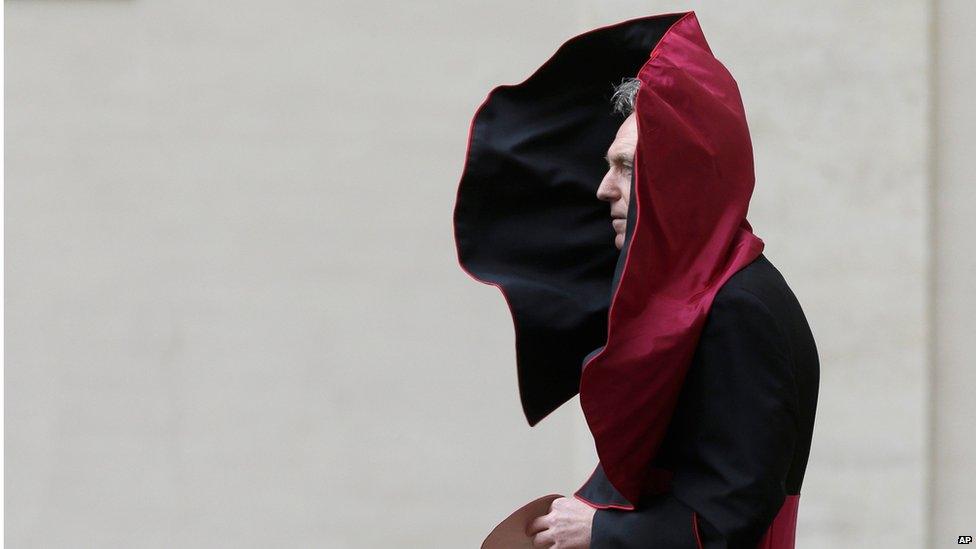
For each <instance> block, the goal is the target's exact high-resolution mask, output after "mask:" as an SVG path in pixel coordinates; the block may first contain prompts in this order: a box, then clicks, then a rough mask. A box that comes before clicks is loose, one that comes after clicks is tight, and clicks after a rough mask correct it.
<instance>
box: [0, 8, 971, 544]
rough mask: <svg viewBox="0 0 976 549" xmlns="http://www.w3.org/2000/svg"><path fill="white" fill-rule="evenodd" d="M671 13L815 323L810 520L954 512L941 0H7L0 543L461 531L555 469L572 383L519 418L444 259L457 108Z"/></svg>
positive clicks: (957, 467)
mask: <svg viewBox="0 0 976 549" xmlns="http://www.w3.org/2000/svg"><path fill="white" fill-rule="evenodd" d="M683 9H696V10H697V12H698V16H699V19H700V21H701V24H702V26H703V29H704V31H705V35H706V37H707V38H708V40H709V42H710V44H711V46H712V49H713V50H714V51H715V53H716V55H717V56H718V57H719V58H720V59H721V60H723V61H724V62H725V63H726V65H727V66H728V67H729V68H730V70H731V71H732V73H733V74H734V75H735V76H736V79H737V81H738V82H739V85H740V88H741V89H742V93H743V99H744V102H745V106H746V110H747V113H748V115H749V121H750V126H751V128H752V132H753V139H754V145H755V151H756V164H757V168H758V174H757V176H758V180H757V187H756V193H755V197H754V200H753V207H752V210H751V214H750V220H751V222H752V224H753V226H754V227H755V229H756V232H757V234H759V235H760V236H761V237H763V238H764V240H765V241H766V243H767V248H766V254H767V256H768V257H769V258H770V259H771V260H772V261H773V262H774V263H775V264H776V265H777V266H778V267H779V268H780V270H781V271H782V272H783V273H784V274H785V276H786V277H787V279H788V280H789V281H790V284H791V285H792V287H793V289H794V291H795V292H796V293H797V295H798V297H799V298H800V300H801V303H802V304H803V305H804V308H805V310H806V312H807V315H808V317H809V319H810V322H811V324H812V326H813V329H814V332H815V335H816V337H817V341H818V344H819V347H820V354H821V361H822V382H821V399H820V405H819V409H818V418H817V430H816V433H815V438H814V444H813V450H812V454H811V461H810V466H809V468H808V472H807V477H806V481H805V483H804V489H803V497H802V499H801V506H800V525H799V540H798V545H799V546H800V547H866V546H880V547H904V548H917V547H920V546H922V545H923V544H924V539H925V536H926V535H927V534H926V531H927V529H930V528H933V526H932V525H933V524H938V525H939V526H938V527H939V528H962V527H965V526H966V525H965V524H962V522H961V521H962V519H961V518H959V517H965V516H970V517H971V516H976V512H973V506H974V503H973V498H972V497H971V495H972V494H970V497H968V498H967V497H964V496H963V495H961V494H960V493H959V492H958V491H954V490H953V488H952V486H953V485H952V483H951V482H947V484H946V485H945V486H944V487H943V488H942V489H941V490H939V491H935V492H932V491H930V490H929V485H930V481H932V480H933V478H930V476H931V475H933V474H932V470H933V469H932V468H931V467H930V465H931V464H932V462H933V460H934V459H937V458H939V456H940V454H939V453H938V451H933V450H930V445H929V442H930V441H932V440H936V438H935V432H936V429H934V427H935V426H937V425H939V421H940V418H943V420H944V421H946V422H947V425H949V424H951V425H956V424H958V423H959V422H958V415H953V414H954V410H953V409H951V408H950V409H942V410H941V411H940V410H935V409H934V408H933V404H932V403H933V402H934V400H933V398H932V396H931V395H930V385H929V379H930V369H931V368H932V367H933V365H934V364H935V363H934V362H933V360H934V357H936V356H937V353H935V352H933V349H934V347H933V344H936V345H939V344H941V343H939V342H938V341H936V340H934V339H933V336H932V334H933V332H934V328H933V326H934V324H935V320H936V319H938V321H939V322H941V323H943V324H944V325H950V326H951V325H953V323H954V322H957V321H959V320H964V319H965V310H956V309H952V308H943V309H939V311H940V312H939V315H941V316H936V315H934V314H933V311H934V310H935V308H934V301H933V299H934V298H933V296H936V297H938V296H939V295H940V294H938V293H936V292H934V291H933V290H934V289H937V288H938V286H937V285H936V279H938V277H937V276H933V274H932V270H931V269H932V267H933V264H932V263H931V261H930V260H931V259H932V257H931V255H930V252H929V250H930V246H929V244H930V242H932V239H933V227H937V226H938V225H936V223H937V222H936V221H935V219H937V217H938V216H932V215H931V212H932V205H933V200H932V197H933V196H934V195H933V188H934V187H933V185H935V183H936V181H937V178H936V175H938V174H940V173H941V172H938V170H935V169H933V164H932V163H930V158H932V154H931V153H932V150H933V147H934V146H935V143H936V142H937V141H938V140H937V139H936V138H937V133H938V132H936V131H933V128H932V126H931V125H930V116H931V113H932V112H933V103H932V100H933V96H935V97H940V98H941V97H943V95H942V94H940V93H933V91H932V90H933V89H934V87H935V86H936V84H935V83H934V79H933V72H932V65H933V58H934V57H935V54H936V50H935V49H933V48H934V44H935V41H934V40H932V30H931V25H932V23H933V20H934V19H933V16H932V11H933V7H932V6H931V5H930V2H928V1H924V0H898V1H892V2H885V3H883V4H882V3H877V4H870V3H868V4H862V3H852V2H847V1H842V0H830V1H818V2H813V1H805V2H796V1H794V2H777V3H770V2H764V1H760V0H747V1H738V2H732V1H722V2H718V1H713V2H707V3H706V2H695V3H691V4H685V3H681V4H679V3H676V2H660V1H659V2H636V1H626V2H625V1H614V2H597V1H584V0H575V1H561V2H557V1H554V0H552V1H546V2H531V3H526V2H512V1H507V2H492V3H485V2H383V3H373V4H369V3H359V4H355V3H346V2H343V3H339V2H323V1H310V0H304V1H288V2H242V1H240V0H237V1H233V2H231V1H228V0H221V1H210V2H195V1H189V0H170V1H166V2H163V1H150V0H126V1H115V0H85V1H67V0H44V1H40V0H12V1H10V2H7V3H6V37H7V40H6V47H7V50H6V68H7V70H6V119H7V127H6V143H7V145H6V165H7V170H6V174H5V175H6V204H7V210H6V227H5V229H6V235H7V239H6V254H7V265H6V269H7V271H6V277H7V287H6V296H7V303H6V315H7V316H6V326H7V332H6V337H7V340H6V348H7V355H6V386H7V394H6V399H7V406H6V433H7V440H6V448H5V452H6V455H5V459H6V466H7V470H6V480H7V486H6V498H7V499H6V511H7V517H6V538H7V542H8V543H9V546H10V547H18V548H19V547H79V546H84V547H99V548H101V547H120V548H121V547H330V548H331V547H336V548H345V547H353V548H359V547H364V548H366V547H379V546H397V547H424V548H425V547H471V546H476V545H477V544H478V543H479V542H480V540H481V538H482V537H483V536H484V534H486V533H487V531H488V529H490V527H491V526H492V525H493V524H494V523H495V521H497V520H498V519H500V518H501V517H503V516H504V515H505V514H507V513H508V512H509V511H510V510H511V509H512V508H514V507H515V506H517V505H518V504H520V503H521V502H522V501H524V500H528V499H530V498H532V497H535V496H538V495H542V494H544V493H549V492H553V491H558V492H563V493H568V492H571V491H572V490H574V489H575V488H577V487H578V486H579V485H580V484H581V483H582V482H583V481H584V480H585V479H586V476H587V475H588V474H589V472H590V471H591V469H592V467H593V466H594V465H595V455H594V453H593V449H592V441H591V440H590V438H589V434H588V432H587V431H586V429H585V425H584V423H583V421H582V418H581V415H580V413H579V410H578V403H577V402H576V401H575V400H574V401H572V402H571V403H569V404H568V405H567V406H565V407H564V408H562V409H560V410H559V411H558V412H557V413H555V414H554V416H552V417H550V418H548V419H547V420H546V421H545V422H543V423H542V424H541V425H540V426H538V427H536V428H534V429H530V428H528V427H527V426H526V425H525V422H524V418H523V417H522V415H521V411H520V409H519V406H518V396H517V393H516V385H515V365H514V348H513V341H512V326H511V319H510V315H509V312H508V310H507V308H506V306H505V303H504V301H503V299H502V297H501V295H500V294H499V293H498V291H497V290H495V289H493V288H491V287H488V286H484V285H480V284H477V283H475V282H473V281H472V280H470V279H469V278H467V277H466V276H465V275H464V274H463V273H462V272H461V270H460V269H459V268H458V266H457V262H456V259H455V251H454V244H453V239H452V227H451V213H452V208H453V203H454V196H455V190H456V184H457V180H458V177H459V175H460V172H461V167H462V163H463V160H464V152H465V145H466V139H467V130H468V125H469V122H470V118H471V116H472V114H473V113H474V111H475V109H476V108H477V106H478V105H479V104H480V102H481V101H482V99H483V98H484V96H485V94H486V93H487V92H488V90H489V89H490V88H491V87H493V86H495V85H498V84H503V83H514V82H519V81H521V80H523V79H524V78H525V77H526V76H527V75H528V74H530V73H531V72H532V71H533V70H534V69H535V68H536V67H537V66H538V65H540V64H541V63H542V62H544V61H545V60H546V59H547V58H548V57H549V56H550V55H551V54H552V52H553V51H555V49H556V48H557V47H558V46H559V44H561V43H562V42H563V41H565V40H566V39H568V38H570V37H571V36H573V35H575V34H578V33H580V32H583V31H586V30H589V29H591V28H593V27H596V26H600V25H604V24H608V23H613V22H616V21H620V20H624V19H627V18H631V17H637V16H642V15H648V14H653V13H663V12H670V11H679V10H683ZM970 11H972V10H970ZM970 19H972V18H970ZM962 30H963V29H961V28H960V29H959V32H962ZM943 39H944V40H946V41H951V40H952V38H951V36H950V37H945V38H943ZM939 44H940V47H945V46H943V45H942V42H939ZM950 49H951V48H950ZM967 59H968V58H965V57H963V58H961V59H959V61H958V62H960V63H965V62H967ZM970 74H971V73H970ZM963 81H965V80H963ZM955 82H957V80H947V81H943V80H941V79H940V80H939V81H938V84H939V85H950V86H951V85H955V84H954V83H955ZM960 93H961V92H960ZM950 95H952V92H950ZM953 97H957V100H959V102H960V103H962V101H961V100H960V99H958V98H961V97H962V96H961V95H953ZM962 107H963V108H965V105H964V104H963V105H962ZM969 112H970V113H971V112H972V111H971V110H970V111H969ZM959 132H960V133H959V134H955V139H956V141H953V143H956V144H957V145H956V146H957V147H958V148H959V149H958V151H957V153H956V154H963V153H962V152H959V151H964V150H965V149H966V144H969V145H971V143H972V133H971V132H972V129H971V127H969V128H968V129H967V128H965V127H962V128H961V129H960V130H959ZM967 132H968V133H967ZM949 175H952V176H953V177H961V174H959V173H957V172H951V174H949ZM947 177H948V175H947ZM955 181H956V182H957V183H956V184H955V186H954V187H953V188H955V189H958V190H959V194H960V195H961V198H962V199H966V200H969V201H970V202H969V203H970V204H972V203H973V201H974V199H973V196H972V193H971V191H970V192H969V194H965V192H966V191H965V190H964V189H963V186H962V185H961V184H959V183H958V181H959V180H958V179H956V180H955ZM969 219H971V218H969ZM971 228H972V221H966V220H965V219H963V218H959V219H958V220H957V221H956V222H955V224H953V225H951V226H946V228H945V230H946V231H947V234H948V236H946V237H945V238H949V239H955V240H954V242H958V245H959V246H964V245H965V238H964V237H963V235H964V233H965V232H966V231H967V230H970V229H971ZM954 272H956V271H954ZM960 278H961V277H960V276H959V275H958V274H957V275H954V276H953V277H951V278H948V279H947V281H948V282H949V283H952V284H956V285H957V286H955V288H959V286H958V285H961V284H962V283H963V282H961V281H960ZM956 291H961V290H956ZM945 299H950V300H951V296H949V297H946V298H945ZM957 317H958V318H957ZM965 320H968V319H965ZM953 352H954V353H956V354H953V355H952V356H953V357H956V358H955V360H956V362H954V363H953V364H954V365H955V366H949V368H955V370H947V372H949V373H950V374H951V372H955V371H961V370H962V369H964V367H965V365H964V362H965V358H964V357H963V355H962V354H961V353H962V351H961V350H956V351H953ZM938 365H939V367H940V368H941V367H942V364H941V363H939V364H938ZM937 371H938V370H937ZM937 389H938V387H937ZM935 400H937V399H935ZM964 401H965V398H964V397H960V396H959V395H958V393H957V399H956V400H954V401H953V402H957V403H959V405H960V406H965V403H964ZM970 409H971V406H970ZM933 411H935V412H936V414H935V415H933ZM939 414H941V415H939ZM954 420H955V422H953V421H954ZM959 431H960V430H959V429H957V430H956V431H951V432H950V431H943V433H945V434H944V437H946V438H945V439H938V441H939V443H940V446H939V448H942V447H946V448H948V447H952V448H953V451H952V456H959V452H960V451H962V452H965V451H969V452H970V454H969V455H972V448H973V442H971V441H960V440H956V438H952V437H957V438H963V437H961V436H960V434H959ZM967 449H968V450H967ZM949 465H951V466H953V467H954V469H946V471H950V472H951V471H955V472H956V474H957V475H958V476H960V477H961V476H963V470H964V468H965V460H962V461H960V460H956V461H953V462H952V463H951V464H949ZM940 498H941V499H940ZM950 503H951V506H952V508H953V512H954V513H956V514H955V515H953V516H954V517H956V518H955V519H953V520H945V521H942V522H940V521H941V520H942V519H941V518H939V517H935V518H933V517H934V516H935V515H937V514H938V513H936V512H935V511H933V509H937V508H941V507H939V506H940V505H942V506H946V505H948V504H950ZM967 510H968V511H967ZM933 531H934V530H933ZM965 533H966V532H962V531H960V532H956V531H955V530H953V531H950V532H939V536H936V537H938V538H939V539H941V536H943V535H949V536H950V537H951V538H952V539H953V540H954V538H955V536H956V535H960V534H965Z"/></svg>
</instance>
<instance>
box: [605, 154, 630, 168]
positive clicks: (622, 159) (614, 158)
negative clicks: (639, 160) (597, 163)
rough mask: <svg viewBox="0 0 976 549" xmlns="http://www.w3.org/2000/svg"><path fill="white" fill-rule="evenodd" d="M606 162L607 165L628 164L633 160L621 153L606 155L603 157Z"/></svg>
mask: <svg viewBox="0 0 976 549" xmlns="http://www.w3.org/2000/svg"><path fill="white" fill-rule="evenodd" d="M603 159H604V160H606V161H607V164H611V165H613V164H630V163H631V162H633V159H632V158H631V157H630V155H628V154H626V153H622V152H618V153H611V154H607V155H605V156H604V157H603Z"/></svg>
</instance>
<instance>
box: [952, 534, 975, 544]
mask: <svg viewBox="0 0 976 549" xmlns="http://www.w3.org/2000/svg"><path fill="white" fill-rule="evenodd" d="M972 542H973V536H959V541H957V542H956V543H958V544H959V545H967V544H970V543H972Z"/></svg>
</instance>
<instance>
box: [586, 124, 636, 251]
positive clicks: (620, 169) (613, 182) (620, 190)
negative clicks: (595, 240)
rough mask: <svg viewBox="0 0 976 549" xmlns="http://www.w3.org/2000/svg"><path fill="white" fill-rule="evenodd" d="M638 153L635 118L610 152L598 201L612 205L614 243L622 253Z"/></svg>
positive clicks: (612, 145)
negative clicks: (632, 174)
mask: <svg viewBox="0 0 976 549" xmlns="http://www.w3.org/2000/svg"><path fill="white" fill-rule="evenodd" d="M636 150H637V119H636V118H635V117H634V115H633V114H631V115H630V116H628V117H627V119H626V120H624V123H623V124H621V125H620V128H619V129H618V130H617V136H616V137H615V138H614V140H613V143H611V144H610V148H609V149H607V156H606V159H607V165H608V166H609V167H608V169H607V174H606V175H604V176H603V181H601V182H600V187H599V188H598V189H597V190H596V197H597V198H599V199H600V200H603V201H605V202H609V203H610V224H611V225H613V230H614V232H615V233H617V236H616V237H615V238H614V239H613V243H614V245H615V246H616V247H617V249H618V250H620V249H622V248H623V247H624V235H625V233H626V231H627V205H628V204H629V203H630V174H631V173H633V171H634V151H636Z"/></svg>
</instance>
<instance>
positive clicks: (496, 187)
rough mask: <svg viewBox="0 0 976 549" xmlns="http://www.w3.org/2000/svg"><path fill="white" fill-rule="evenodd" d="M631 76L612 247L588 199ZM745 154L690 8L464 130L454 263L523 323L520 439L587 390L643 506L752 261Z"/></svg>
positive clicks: (497, 96)
mask: <svg viewBox="0 0 976 549" xmlns="http://www.w3.org/2000/svg"><path fill="white" fill-rule="evenodd" d="M626 77H637V78H639V79H640V80H641V88H640V91H639V92H638V94H637V98H636V103H635V105H636V106H635V112H636V118H637V128H638V142H637V150H636V153H635V159H634V162H635V165H634V171H633V179H632V183H631V185H632V190H631V198H630V203H629V212H628V223H627V234H626V237H625V241H624V245H623V248H622V250H619V251H618V250H617V249H616V247H615V246H614V245H613V237H614V235H613V231H612V229H611V225H610V218H609V206H608V205H607V204H606V203H605V202H601V201H599V200H598V199H597V198H596V189H597V187H598V186H599V184H600V181H601V179H602V178H603V175H604V173H605V172H606V162H605V160H604V159H603V155H604V154H605V152H606V150H607V147H608V146H609V145H610V143H611V142H612V141H613V138H614V135H615V134H616V131H617V128H618V127H619V126H620V124H621V122H622V121H623V118H622V117H621V116H620V115H616V114H613V113H612V112H611V106H610V96H611V94H612V86H613V85H615V84H618V83H619V82H620V81H621V79H622V78H626ZM753 183H754V171H753V158H752V145H751V142H750V138H749V130H748V126H747V124H746V118H745V112H744V110H743V107H742V101H741V99H740V95H739V90H738V87H737V86H736V83H735V80H734V79H733V78H732V76H731V75H730V74H729V72H728V71H727V70H726V68H725V67H724V66H723V65H722V64H721V63H720V62H719V61H718V60H717V59H715V57H714V56H713V55H712V52H711V49H710V48H709V46H708V44H707V42H706V41H705V37H704V36H703V34H702V31H701V28H700V27H699V24H698V21H697V18H696V17H695V14H694V12H687V13H676V14H666V15H658V16H653V17H643V18H639V19H632V20H629V21H625V22H622V23H619V24H616V25H611V26H607V27H602V28H599V29H596V30H593V31H590V32H587V33H584V34H581V35H579V36H576V37H574V38H572V39H570V40H569V41H567V42H566V43H565V44H563V45H562V46H561V47H560V48H559V49H558V50H557V51H556V53H555V54H553V56H552V57H551V58H550V59H549V60H548V61H546V62H545V63H544V64H543V65H542V66H541V67H540V68H539V69H538V70H536V72H535V73H533V74H532V75H531V76H530V77H529V78H528V79H526V80H525V81H524V82H522V83H520V84H516V85H507V86H499V87H497V88H495V89H493V90H492V91H491V92H490V93H489V94H488V97H487V98H486V99H485V101H484V102H483V103H482V105H481V107H479V108H478V110H477V112H476V113H475V116H474V118H473V120H472V122H471V128H470V132H469V137H468V149H467V156H466V161H465V165H464V170H463V173H462V176H461V181H460V184H459V187H458V194H457V201H456V204H455V210H454V233H455V241H456V244H457V254H458V261H459V263H460V264H461V266H462V268H463V269H464V270H465V271H467V272H468V274H470V275H471V276H472V277H473V278H475V279H476V280H479V281H481V282H484V283H487V284H491V285H494V286H497V287H498V288H499V289H500V290H501V292H502V294H503V296H504V297H505V299H506V300H507V303H508V306H509V308H510V309H511V313H512V320H513V322H514V325H515V346H516V362H517V371H518V383H519V391H520V395H521V401H522V407H523V410H524V412H525V415H526V418H527V419H528V421H529V424H530V425H534V424H536V423H538V422H539V421H540V420H541V419H542V418H544V417H545V416H546V415H548V414H549V413H551V412H552V411H553V410H555V409H556V408H557V407H559V406H560V405H561V404H563V403H564V402H566V401H567V400H569V399H570V398H572V397H573V396H574V395H575V394H576V393H577V392H578V393H579V394H580V404H581V406H582V408H583V412H584V415H585V417H586V421H587V424H588V426H589V428H590V431H591V432H592V434H593V437H594V441H595V444H596V449H597V453H598V455H599V457H600V462H601V464H602V466H603V469H604V472H605V473H606V475H607V478H608V480H609V481H610V482H611V484H613V486H614V487H615V488H616V489H617V490H618V491H619V492H620V494H621V495H622V496H623V497H624V498H626V499H627V500H628V501H629V502H631V503H632V504H633V503H636V502H637V500H638V498H639V496H640V494H641V493H642V491H643V489H644V487H645V484H646V483H648V482H649V479H648V478H647V471H648V469H649V468H648V465H649V463H650V462H651V461H652V460H653V458H654V457H655V455H656V452H657V450H658V448H659V447H660V444H661V441H662V439H663V437H664V434H665V431H666V428H667V425H668V423H669V421H670V419H671V415H672V413H673V410H674V407H675V404H676V402H677V398H678V393H679V391H680V389H681V385H682V383H683V382H684V379H685V374H686V372H687V370H688V367H689V365H690V364H691V360H692V357H693V354H694V350H695V347H696V345H697V343H698V337H699V335H700V332H701V329H702V327H703V325H704V322H705V318H706V316H707V314H708V310H709V307H710V306H711V302H712V300H713V298H714V297H715V294H716V293H717V292H718V290H719V288H720V287H721V286H722V284H724V283H725V281H726V280H727V279H728V278H729V277H730V276H732V275H733V274H734V273H735V272H736V271H738V270H739V269H741V268H742V267H744V266H745V265H747V264H748V263H750V262H751V261H752V260H754V259H755V258H756V257H758V255H759V254H760V253H761V252H762V249H763V242H762V240H760V239H759V238H758V237H756V236H755V235H754V234H753V232H752V227H751V226H750V225H749V223H748V221H746V213H747V211H748V207H749V200H750V197H751V195H752V189H753Z"/></svg>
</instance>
